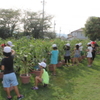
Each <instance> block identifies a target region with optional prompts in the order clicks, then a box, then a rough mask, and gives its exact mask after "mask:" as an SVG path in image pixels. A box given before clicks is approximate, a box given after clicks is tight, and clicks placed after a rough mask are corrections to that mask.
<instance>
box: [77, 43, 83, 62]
mask: <svg viewBox="0 0 100 100" xmlns="http://www.w3.org/2000/svg"><path fill="white" fill-rule="evenodd" d="M78 45H79V50H80V58H79V61H80V62H81V61H82V58H83V55H84V53H83V46H82V43H79V44H78Z"/></svg>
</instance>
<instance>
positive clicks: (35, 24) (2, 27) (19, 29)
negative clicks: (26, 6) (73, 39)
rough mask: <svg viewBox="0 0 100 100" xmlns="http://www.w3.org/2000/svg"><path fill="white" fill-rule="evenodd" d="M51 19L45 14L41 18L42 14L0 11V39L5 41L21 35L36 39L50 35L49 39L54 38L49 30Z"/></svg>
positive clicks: (11, 10)
mask: <svg viewBox="0 0 100 100" xmlns="http://www.w3.org/2000/svg"><path fill="white" fill-rule="evenodd" d="M52 18H53V16H51V15H46V14H45V16H44V18H43V17H42V12H33V11H24V12H23V11H21V10H13V9H0V37H1V38H3V39H5V38H8V37H12V36H13V37H20V36H22V35H23V36H32V37H34V38H37V39H38V38H44V37H47V36H48V37H49V36H50V35H52V36H50V38H51V37H53V36H55V35H54V34H55V33H53V31H51V30H50V28H51V25H52V23H51V20H52ZM49 30H50V31H49ZM50 32H51V34H50ZM20 33H21V34H20ZM47 34H49V35H47ZM45 35H46V36H45Z"/></svg>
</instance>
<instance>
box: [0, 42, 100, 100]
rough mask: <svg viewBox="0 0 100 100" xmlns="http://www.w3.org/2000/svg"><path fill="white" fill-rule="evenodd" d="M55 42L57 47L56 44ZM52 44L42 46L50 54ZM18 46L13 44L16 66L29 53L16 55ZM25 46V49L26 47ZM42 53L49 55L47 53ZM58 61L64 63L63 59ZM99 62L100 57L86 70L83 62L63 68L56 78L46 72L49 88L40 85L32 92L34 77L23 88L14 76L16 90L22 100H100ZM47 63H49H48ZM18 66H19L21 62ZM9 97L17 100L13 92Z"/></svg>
mask: <svg viewBox="0 0 100 100" xmlns="http://www.w3.org/2000/svg"><path fill="white" fill-rule="evenodd" d="M55 42H56V43H58V42H57V41H55ZM55 42H54V41H53V42H52V41H51V42H49V43H47V42H46V43H45V41H44V42H43V44H45V45H48V47H49V50H51V49H50V45H52V43H55ZM76 42H77V41H76ZM78 42H79V41H78ZM14 43H15V42H14ZM19 43H20V42H17V43H16V45H17V46H16V47H15V48H14V49H15V50H16V52H17V54H18V56H16V63H17V64H16V63H15V65H18V62H17V59H19V58H21V59H22V56H23V54H24V53H26V54H27V52H28V50H27V51H25V49H24V51H25V52H22V53H21V52H19V51H20V46H18V44H19ZM24 43H25V42H21V43H20V45H21V46H22V45H24ZM28 43H29V42H28ZM37 43H38V42H37ZM61 43H63V44H65V43H66V41H63V42H61ZM39 44H42V43H41V42H39ZM59 44H60V41H59V43H58V45H59ZM63 44H62V45H59V46H60V47H61V46H63ZM74 44H75V43H74ZM25 45H26V46H27V44H25ZM37 45H38V44H37ZM34 46H35V44H34ZM37 48H38V49H39V50H40V48H39V46H37ZM41 48H42V47H41ZM44 48H45V47H44ZM61 48H62V47H61ZM21 50H23V49H21ZM39 50H38V51H39ZM40 51H41V50H40ZM34 52H35V51H34ZM34 52H33V54H34ZM41 52H42V51H41ZM45 52H48V50H47V51H45ZM20 53H21V56H20V55H19V54H20ZM62 53H63V52H62ZM62 53H61V55H62ZM29 55H30V54H29ZM42 55H43V54H42ZM35 56H36V57H37V56H38V57H39V55H38V53H36V55H35ZM1 57H2V56H1ZM40 58H41V59H44V58H45V57H42V56H40ZM28 59H29V60H28V62H29V61H30V59H31V57H29V58H28ZM41 59H38V60H41ZM60 59H63V56H62V57H61V58H60ZM99 59H100V55H97V56H96V58H95V61H94V63H93V65H92V67H87V59H86V58H85V59H84V60H83V61H82V63H80V64H79V65H78V66H76V65H74V66H69V67H66V66H64V65H63V66H62V67H59V68H57V76H52V75H51V72H50V71H49V70H48V72H49V75H50V84H49V85H48V87H45V88H44V87H43V86H42V84H40V85H39V89H38V90H31V87H32V86H34V77H35V76H34V75H33V74H32V76H31V80H30V83H29V84H22V83H21V81H20V77H19V74H17V78H18V82H19V85H18V88H19V90H20V93H21V94H23V95H24V98H23V99H22V100H100V80H99V78H100V62H99ZM47 60H48V62H49V59H47ZM18 61H19V60H18ZM19 64H21V62H20V63H19ZM21 67H22V65H21ZM22 68H23V67H22ZM21 73H22V72H21ZM1 82H2V79H1V80H0V100H6V93H5V91H4V90H3V87H2V83H1ZM11 95H12V96H13V100H16V95H15V93H14V91H11Z"/></svg>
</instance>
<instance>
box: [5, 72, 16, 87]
mask: <svg viewBox="0 0 100 100" xmlns="http://www.w3.org/2000/svg"><path fill="white" fill-rule="evenodd" d="M17 85H18V81H17V78H16V75H15V73H14V72H13V73H9V74H4V75H3V87H4V88H7V87H10V86H17Z"/></svg>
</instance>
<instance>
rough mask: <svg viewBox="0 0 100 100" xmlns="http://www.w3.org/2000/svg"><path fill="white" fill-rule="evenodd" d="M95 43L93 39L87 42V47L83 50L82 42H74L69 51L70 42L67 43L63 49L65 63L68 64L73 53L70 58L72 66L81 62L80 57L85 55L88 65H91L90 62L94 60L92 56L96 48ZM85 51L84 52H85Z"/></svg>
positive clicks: (94, 54)
mask: <svg viewBox="0 0 100 100" xmlns="http://www.w3.org/2000/svg"><path fill="white" fill-rule="evenodd" d="M97 47H98V45H97V43H96V42H95V41H91V42H89V43H87V49H86V50H85V51H84V50H83V46H82V43H77V44H75V48H74V50H73V51H72V52H71V50H70V44H69V43H67V44H66V45H65V46H64V47H63V49H64V50H65V54H64V59H65V63H66V64H67V65H70V62H71V60H70V59H71V53H73V55H74V57H73V60H72V66H73V65H74V64H77V65H78V64H79V62H82V59H83V58H84V56H86V57H87V62H88V65H87V66H88V67H91V66H92V63H93V61H94V58H95V56H96V50H97ZM85 52H86V54H85Z"/></svg>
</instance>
